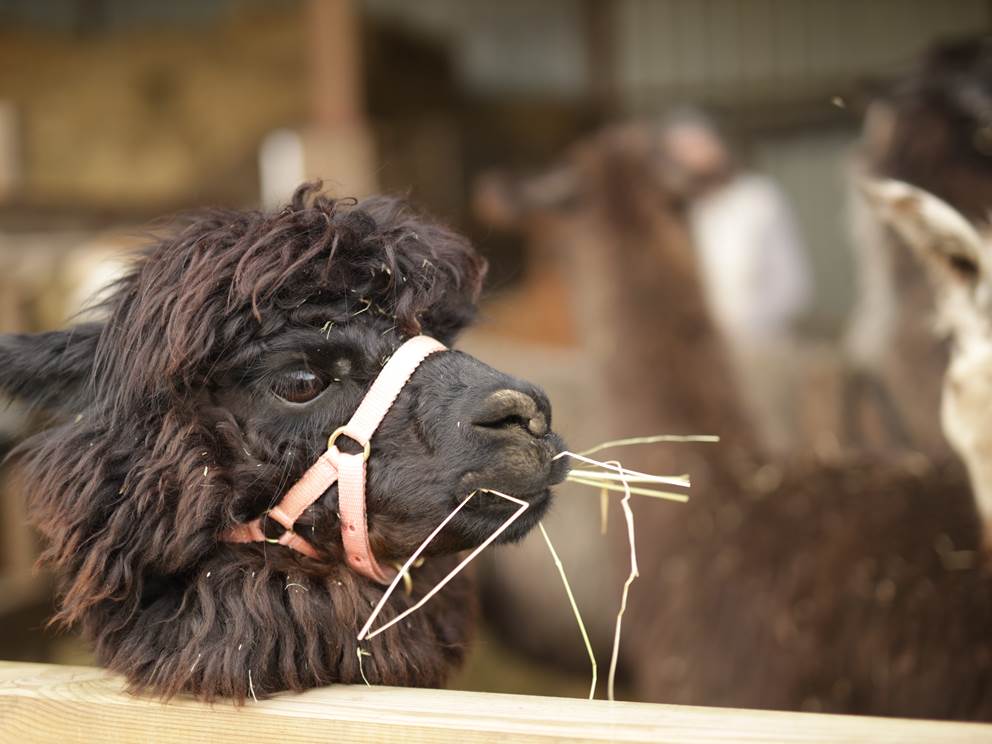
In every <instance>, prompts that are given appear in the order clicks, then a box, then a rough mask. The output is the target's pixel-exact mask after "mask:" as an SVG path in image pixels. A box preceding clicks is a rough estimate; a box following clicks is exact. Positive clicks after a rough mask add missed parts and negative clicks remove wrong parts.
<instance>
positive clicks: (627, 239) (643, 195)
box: [474, 122, 695, 279]
mask: <svg viewBox="0 0 992 744" xmlns="http://www.w3.org/2000/svg"><path fill="white" fill-rule="evenodd" d="M662 134H663V132H662V130H660V129H659V128H658V127H656V126H653V125H651V124H647V123H636V122H635V123H628V124H617V125H613V126H610V127H606V128H604V129H603V130H601V131H599V132H597V133H595V134H593V135H591V136H589V137H587V138H586V139H584V140H582V141H580V142H578V143H576V144H575V145H574V146H573V147H571V148H570V150H569V151H568V153H567V154H566V156H565V157H564V158H563V159H562V160H561V162H559V163H558V164H557V165H555V166H554V167H552V168H550V169H548V170H547V171H545V172H543V173H540V174H537V175H534V176H531V177H529V178H509V177H507V176H505V175H503V174H491V175H489V176H487V177H485V178H483V179H481V180H480V182H479V183H478V184H477V188H476V190H475V194H474V206H475V211H476V214H477V216H478V217H479V218H480V219H481V220H483V221H484V222H486V223H487V224H490V225H492V226H494V227H498V228H502V229H513V230H522V231H525V232H528V233H530V234H532V235H533V237H535V238H536V242H538V243H544V244H548V245H555V246H559V247H561V248H562V249H563V250H564V251H567V252H568V254H569V256H570V257H571V256H574V255H576V254H585V253H593V252H596V253H601V254H603V255H604V256H606V257H610V254H618V253H621V252H624V253H625V252H626V251H627V250H629V251H632V252H633V255H630V256H628V255H625V256H624V259H625V260H626V259H632V260H634V261H636V262H639V263H641V264H642V265H643V266H645V267H648V266H650V267H656V266H658V265H659V263H661V264H667V265H668V267H669V271H671V270H672V268H673V264H678V265H679V268H680V270H684V271H685V272H687V273H692V272H694V271H695V266H694V257H693V253H692V250H691V244H690V242H689V240H688V238H687V236H686V234H685V224H684V215H683V199H682V196H681V195H680V194H679V190H678V189H677V188H676V184H675V183H674V179H673V178H671V174H672V171H673V168H672V167H671V163H670V162H669V159H668V157H667V155H666V150H665V147H664V141H663V137H662ZM621 243H623V244H629V245H621ZM624 266H625V270H629V269H630V268H631V266H630V265H629V264H624ZM649 273H653V272H649ZM633 278H634V277H631V279H633Z"/></svg>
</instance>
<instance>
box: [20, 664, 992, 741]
mask: <svg viewBox="0 0 992 744" xmlns="http://www.w3.org/2000/svg"><path fill="white" fill-rule="evenodd" d="M200 741H203V742H209V744H226V742H238V744H258V743H259V742H267V741H272V742H325V741H326V742H341V743H342V744H345V743H347V744H366V743H369V744H378V743H379V742H401V744H421V743H428V742H429V743H432V744H448V743H449V742H450V743H455V742H457V744H474V743H475V742H491V741H513V742H518V741H519V742H544V743H547V742H601V741H617V742H662V743H672V744H707V742H771V741H774V742H833V741H857V742H868V741H870V742H892V743H893V744H895V743H896V742H898V743H899V744H905V743H906V742H992V726H985V725H979V724H966V723H943V722H935V721H910V720H903V719H884V718H864V717H857V716H832V715H819V714H812V713H779V712H770V711H752V710H731V709H726V708H689V707H681V706H675V705H647V704H642V703H609V702H606V701H595V702H588V701H585V700H574V699H562V698H540V697H526V696H523V695H496V694H489V693H472V692H456V691H451V690H413V689H399V688H388V687H370V688H367V687H348V686H340V685H339V686H334V687H328V688H325V689H320V690H311V691H310V692H307V693H305V694H302V695H283V696H280V697H277V698H275V699H272V700H265V701H262V702H259V703H254V702H253V703H249V704H248V705H246V706H245V707H243V708H235V707H233V706H232V705H230V704H228V703H216V704H214V705H206V704H202V703H197V702H195V701H193V700H187V699H180V700H174V701H172V702H170V703H168V704H162V703H159V702H157V701H154V700H149V699H146V698H140V697H135V696H131V695H128V694H126V693H125V692H123V683H122V681H121V679H120V678H118V677H114V676H112V675H109V674H106V673H105V672H103V671H101V670H99V669H93V668H89V667H67V666H52V665H47V664H15V663H9V662H0V742H2V743H3V744H8V742H9V743H10V744H29V743H32V742H54V743H56V744H74V743H75V742H80V743H81V742H86V743H87V744H89V743H91V742H92V743H95V744H100V743H101V742H114V744H131V743H132V742H162V743H163V744H171V743H172V742H177V743H178V742H183V743H184V744H185V743H186V742H200Z"/></svg>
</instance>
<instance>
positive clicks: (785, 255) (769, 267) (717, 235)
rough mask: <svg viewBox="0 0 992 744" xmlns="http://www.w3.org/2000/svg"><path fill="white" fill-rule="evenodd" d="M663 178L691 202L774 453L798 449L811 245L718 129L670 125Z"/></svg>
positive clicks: (708, 284)
mask: <svg viewBox="0 0 992 744" xmlns="http://www.w3.org/2000/svg"><path fill="white" fill-rule="evenodd" d="M661 142H662V154H663V157H664V160H665V162H666V166H667V171H668V172H667V174H666V177H667V178H668V179H669V180H670V183H671V186H672V187H673V188H674V189H675V191H676V192H677V193H679V194H681V195H682V197H683V198H684V199H685V201H686V205H687V210H688V218H689V226H690V231H691V234H692V238H693V242H694V244H695V247H696V251H697V255H698V258H699V263H700V268H701V274H702V277H703V281H704V289H705V291H706V296H707V301H708V303H709V307H710V310H711V312H712V313H713V316H714V319H715V320H716V323H717V326H718V327H719V328H720V330H721V331H722V333H723V335H724V337H725V339H726V342H727V346H728V349H729V351H730V353H731V357H732V358H733V360H734V363H735V366H736V368H737V372H738V377H739V381H740V385H741V389H742V393H743V394H744V396H745V398H746V400H747V401H748V404H749V406H750V409H751V413H752V415H753V416H754V419H755V424H756V426H757V429H758V431H759V433H760V434H761V436H762V438H763V439H764V443H765V445H766V446H767V447H768V449H769V451H771V452H778V453H780V452H784V451H786V450H788V449H789V448H790V447H791V446H794V442H795V441H796V437H797V433H798V421H797V418H796V416H795V413H794V408H795V406H794V401H793V398H794V394H795V387H796V384H795V383H796V381H795V367H796V356H795V353H796V351H797V350H798V335H797V332H796V324H797V321H798V319H799V318H800V317H801V316H802V315H803V313H804V312H805V311H806V309H807V308H808V307H809V305H810V303H811V300H812V292H813V283H812V280H811V276H810V269H809V266H808V260H807V254H806V248H805V246H804V245H803V240H802V237H801V236H800V234H799V230H798V228H797V225H796V220H795V218H794V216H793V213H792V210H791V208H790V206H789V204H788V202H787V200H786V198H785V196H784V194H783V193H782V192H781V190H780V189H779V187H778V186H777V185H776V184H775V183H774V182H773V181H772V180H771V179H770V178H769V177H767V176H765V175H762V174H759V173H755V172H751V171H748V170H746V169H744V168H742V167H740V166H739V164H738V162H737V160H736V159H735V157H734V155H733V154H732V153H731V151H730V148H729V146H728V145H727V142H726V140H725V139H724V138H723V137H722V136H721V134H720V133H719V131H718V129H717V127H716V126H715V125H714V124H713V122H712V121H711V120H710V119H709V118H708V117H706V116H705V115H703V114H702V113H700V112H697V111H694V110H688V109H687V110H682V111H678V112H676V113H675V114H673V115H671V116H670V117H669V118H668V120H667V121H666V122H665V123H664V124H663V127H662V134H661Z"/></svg>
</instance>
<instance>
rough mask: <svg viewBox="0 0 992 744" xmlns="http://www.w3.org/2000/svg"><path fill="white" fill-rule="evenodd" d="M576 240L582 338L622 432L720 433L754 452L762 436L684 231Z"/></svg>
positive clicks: (658, 223)
mask: <svg viewBox="0 0 992 744" xmlns="http://www.w3.org/2000/svg"><path fill="white" fill-rule="evenodd" d="M576 235H577V240H578V242H579V243H580V244H578V245H576V240H574V239H573V240H571V241H570V242H569V262H568V263H569V264H570V265H571V267H572V270H573V282H574V286H575V287H576V288H577V290H578V291H579V292H580V294H581V297H582V302H579V303H577V305H578V307H580V308H581V310H580V313H581V316H580V319H579V320H580V334H581V335H582V336H583V337H584V338H586V339H587V344H588V346H589V349H590V351H591V352H592V354H593V357H594V358H595V359H597V360H600V361H601V362H602V363H603V365H604V376H605V379H606V381H607V385H608V386H609V388H610V391H609V395H610V400H611V410H612V412H613V413H614V419H613V420H614V421H615V422H617V423H616V426H617V427H623V429H624V431H623V432H621V434H626V435H628V436H629V435H631V434H640V433H643V434H650V433H673V434H679V433H691V434H717V435H719V436H720V437H721V438H722V440H723V441H724V443H725V446H730V447H733V448H734V449H739V448H744V449H745V450H747V451H750V449H751V448H753V447H754V446H755V445H754V442H755V437H754V436H753V434H752V433H751V429H750V424H749V423H748V418H747V416H746V415H745V413H744V412H743V409H742V406H741V404H740V401H739V399H738V395H737V391H736V388H735V381H734V379H733V375H732V372H731V366H730V363H729V360H728V359H727V357H726V352H725V349H724V345H723V342H722V339H721V337H720V335H719V332H718V330H717V328H716V326H715V325H714V323H713V321H712V319H711V317H710V313H709V310H708V308H707V304H706V300H705V297H704V294H703V290H702V285H701V280H700V278H699V276H698V273H697V268H696V262H695V255H694V252H693V250H692V247H691V245H690V242H689V238H688V235H687V232H686V229H685V227H684V225H682V224H681V223H680V222H677V221H675V220H672V221H670V222H666V221H663V220H655V221H653V222H652V223H650V224H649V225H647V226H646V227H642V228H641V229H638V230H636V231H631V232H629V233H627V234H624V235H611V234H609V233H606V234H604V232H603V231H596V230H591V229H590V230H585V231H578V230H577V231H576Z"/></svg>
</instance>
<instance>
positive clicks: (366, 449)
mask: <svg viewBox="0 0 992 744" xmlns="http://www.w3.org/2000/svg"><path fill="white" fill-rule="evenodd" d="M341 435H344V436H346V437H348V438H349V439H353V440H354V441H355V442H357V443H358V444H360V445H362V459H363V460H365V461H366V462H368V459H369V457H370V456H371V454H372V445H371V444H370V443H369V442H361V441H359V440H358V439H356V438H355V436H354V435H353V434H350V433H349V432H348V427H347V426H339V427H338V428H337V429H335V430H334V433H333V434H331V436H330V438H328V440H327V449H333V447H334V443H335V442H336V441H337V440H338V437H340V436H341Z"/></svg>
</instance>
